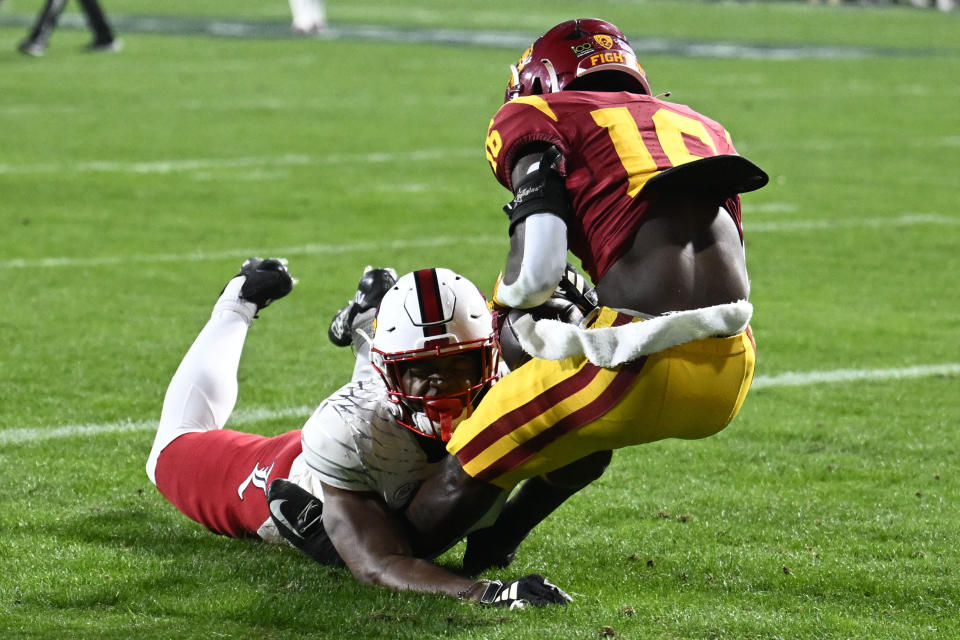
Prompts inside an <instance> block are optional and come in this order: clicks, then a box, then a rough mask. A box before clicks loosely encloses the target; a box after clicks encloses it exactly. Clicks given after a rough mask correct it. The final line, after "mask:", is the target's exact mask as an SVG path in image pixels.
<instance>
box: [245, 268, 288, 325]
mask: <svg viewBox="0 0 960 640" xmlns="http://www.w3.org/2000/svg"><path fill="white" fill-rule="evenodd" d="M237 276H238V277H239V276H246V280H244V281H243V286H242V287H240V298H241V299H243V300H246V301H247V302H252V303H253V304H255V305H257V312H258V313H259V312H260V310H261V309H263V308H264V307H267V306H269V305H270V303H271V302H273V301H274V300H279V299H280V298H282V297H283V296H285V295H287V294H288V293H290V291H291V290H292V289H293V285H294V284H296V280H294V279H293V277H292V276H291V275H290V272H289V271H288V270H287V261H286V260H284V259H282V258H267V259H266V260H264V259H263V258H247V259H246V261H244V263H243V265H242V266H241V267H240V273H238V274H237Z"/></svg>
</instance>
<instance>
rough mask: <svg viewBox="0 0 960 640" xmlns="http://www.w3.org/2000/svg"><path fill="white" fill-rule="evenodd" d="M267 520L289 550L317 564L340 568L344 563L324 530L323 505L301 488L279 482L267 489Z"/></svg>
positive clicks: (279, 479)
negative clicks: (300, 553)
mask: <svg viewBox="0 0 960 640" xmlns="http://www.w3.org/2000/svg"><path fill="white" fill-rule="evenodd" d="M267 505H268V506H269V508H270V519H271V520H273V524H275V525H276V527H277V530H278V531H279V532H280V535H282V536H283V537H284V539H286V541H287V542H289V543H290V544H291V545H292V546H294V547H296V548H297V549H299V550H300V551H302V552H303V553H305V554H307V555H308V556H310V557H311V558H313V559H314V560H316V561H317V562H319V563H320V564H325V565H329V566H334V567H342V566H344V565H343V560H342V559H341V558H340V555H339V554H338V553H337V550H336V549H335V548H334V547H333V543H332V542H331V541H330V538H329V536H327V530H326V529H324V528H323V517H322V516H323V503H322V502H320V500H319V499H317V497H316V496H314V495H313V494H312V493H310V492H309V491H307V490H306V489H304V488H303V487H301V486H299V485H297V484H294V483H293V482H290V481H289V480H284V479H282V478H278V479H276V480H274V481H273V482H271V483H270V486H269V487H268V488H267Z"/></svg>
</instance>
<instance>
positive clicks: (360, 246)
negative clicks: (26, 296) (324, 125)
mask: <svg viewBox="0 0 960 640" xmlns="http://www.w3.org/2000/svg"><path fill="white" fill-rule="evenodd" d="M470 242H471V243H472V244H490V245H503V247H504V248H506V246H507V239H506V235H504V236H472V237H471V238H470ZM462 245H463V238H462V237H461V236H436V237H423V238H411V239H400V240H393V241H384V242H343V243H339V242H338V243H335V244H324V243H316V244H304V245H297V246H293V247H279V248H275V249H269V250H265V249H263V248H262V247H261V248H259V249H229V250H226V251H195V252H192V253H150V254H140V255H129V256H100V257H90V258H69V257H51V258H36V259H33V260H18V259H14V260H0V270H2V269H34V268H40V267H77V266H82V267H94V266H111V265H119V264H130V263H152V262H204V261H208V260H234V259H240V260H243V259H244V258H249V257H250V256H255V255H261V254H264V253H269V254H270V255H273V256H281V257H285V258H286V257H290V256H306V255H310V256H313V255H343V254H347V253H364V252H365V253H370V252H373V251H382V250H388V251H389V250H393V251H398V250H403V249H427V248H431V247H447V246H462Z"/></svg>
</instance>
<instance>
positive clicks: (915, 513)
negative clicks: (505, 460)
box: [0, 0, 960, 640]
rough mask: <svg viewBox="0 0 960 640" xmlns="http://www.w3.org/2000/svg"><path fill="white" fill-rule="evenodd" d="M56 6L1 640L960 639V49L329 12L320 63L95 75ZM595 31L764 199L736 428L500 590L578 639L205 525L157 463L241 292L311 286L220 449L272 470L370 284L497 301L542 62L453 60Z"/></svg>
mask: <svg viewBox="0 0 960 640" xmlns="http://www.w3.org/2000/svg"><path fill="white" fill-rule="evenodd" d="M39 4H40V3H39V2H38V1H31V2H27V1H26V0H6V2H4V3H3V4H0V249H2V252H0V282H2V286H0V308H2V310H3V312H2V314H0V445H2V446H0V470H2V471H0V478H2V481H0V637H3V638H46V637H50V638H130V637H143V638H257V639H258V640H262V639H268V638H277V639H280V638H284V639H287V638H341V637H356V638H391V639H392V638H425V637H426V638H430V637H449V638H471V639H480V638H491V639H492V638H508V639H515V638H562V639H567V638H601V637H616V638H632V639H637V638H665V639H667V638H669V639H687V638H691V639H692V638H696V639H701V638H702V639H714V638H757V639H760V638H763V639H767V638H783V639H788V638H790V639H793V638H796V639H810V640H813V639H816V640H822V639H824V638H863V639H891V640H893V639H897V640H899V639H906V638H923V639H941V638H957V637H960V613H958V610H960V609H958V607H960V586H958V584H960V571H958V568H957V567H958V564H960V551H958V549H960V510H958V507H960V461H958V455H960V429H958V427H960V299H958V296H957V283H958V274H960V257H958V256H960V251H958V245H960V213H958V210H960V196H958V191H957V187H956V185H957V178H956V173H957V170H958V169H960V109H958V108H957V106H958V104H960V64H958V56H960V13H953V14H941V13H938V12H936V11H919V10H910V9H905V8H895V7H888V8H873V9H866V8H855V7H829V6H812V5H808V4H805V3H800V2H768V3H732V2H709V3H707V2H685V1H672V2H652V1H651V2H641V1H633V2H629V1H623V0H621V1H615V0H602V1H598V2H593V3H590V7H589V10H585V9H584V8H583V3H574V2H569V1H566V0H564V1H561V2H550V3H546V2H542V3H529V4H532V6H525V7H521V6H518V5H517V4H516V3H508V2H506V1H505V0H488V2H485V3H482V4H478V3H475V4H471V5H468V4H466V3H449V2H443V1H442V0H429V1H425V2H418V3H416V4H415V5H413V6H411V4H412V3H406V2H400V1H399V0H377V1H375V2H370V3H366V2H364V3H349V4H348V3H339V2H335V1H333V0H331V1H330V3H329V5H330V6H329V8H328V10H329V17H330V20H331V23H332V26H333V31H332V33H331V35H330V36H328V37H324V38H294V37H291V36H289V35H288V29H287V27H288V25H289V15H288V7H287V4H286V2H283V1H282V0H277V1H276V2H272V3H262V2H253V1H252V0H238V1H234V2H227V1H226V0H207V1H206V2H199V3H198V2H188V1H186V0H169V1H168V2H164V3H155V4H153V5H150V6H149V7H147V6H146V5H144V3H141V2H134V1H133V0H108V1H106V8H107V10H108V11H109V13H110V16H111V18H113V19H114V21H115V22H116V23H117V25H118V27H119V26H120V25H123V27H122V28H120V31H121V33H120V35H121V36H122V38H123V40H124V43H125V48H124V51H123V52H122V53H120V54H116V55H112V54H106V55H89V54H85V53H82V52H81V50H82V48H83V45H84V44H86V43H87V42H88V41H89V34H88V33H87V32H86V31H85V30H83V29H82V28H79V27H77V26H75V25H77V24H78V23H77V21H78V20H79V17H77V16H75V15H74V16H73V17H72V18H71V16H68V19H67V20H66V21H65V23H64V25H63V26H62V27H61V28H60V29H59V30H58V31H57V32H56V33H55V34H54V37H53V39H52V41H51V47H50V50H49V51H48V53H47V55H46V56H45V57H43V58H40V59H29V58H26V57H24V56H22V55H20V54H19V53H17V52H16V51H15V46H16V43H17V42H19V40H20V39H22V37H23V36H24V34H25V32H26V25H27V24H28V23H29V21H30V20H31V19H32V16H33V12H34V11H36V9H37V7H38V5H39ZM197 5H199V6H197ZM76 6H77V5H76V3H71V5H70V10H71V11H76V10H77V9H76ZM584 12H587V13H590V14H593V15H598V16H601V17H605V18H608V19H611V20H613V21H615V22H617V23H618V24H619V26H621V27H622V28H623V30H624V31H625V32H626V33H627V34H628V35H629V36H631V40H632V41H633V42H634V44H635V45H636V46H637V49H638V50H639V51H641V53H640V57H641V60H642V62H643V63H644V66H645V67H646V69H647V70H648V73H649V74H650V79H651V82H652V84H653V86H654V89H655V90H656V91H666V90H669V91H672V96H671V99H673V100H676V101H678V102H682V103H685V104H689V105H690V106H692V107H693V108H695V109H697V110H699V111H701V112H703V113H706V114H708V115H710V116H712V117H714V118H716V119H717V120H719V121H720V122H722V123H724V125H726V127H727V128H728V129H729V130H730V132H731V133H732V135H733V139H734V142H735V143H736V144H737V147H738V149H739V150H740V152H741V153H743V154H744V155H746V156H748V157H750V158H751V159H753V160H754V161H756V162H757V163H758V164H760V165H761V166H763V167H764V168H766V169H767V171H768V172H769V173H770V175H771V183H770V185H769V186H768V187H766V188H765V189H763V190H761V191H759V192H756V193H752V194H749V195H748V196H746V197H745V198H744V220H745V230H746V235H747V241H746V242H747V256H748V264H749V268H750V274H751V279H752V284H753V293H752V301H753V303H754V305H755V307H756V314H755V318H754V322H753V326H754V330H755V335H756V338H757V342H758V347H759V362H758V372H757V373H758V377H757V380H756V385H755V388H754V390H753V391H752V392H751V394H750V396H749V397H748V399H747V401H746V404H745V406H744V409H743V411H742V413H741V414H740V416H739V417H738V418H737V420H736V421H735V422H734V423H733V424H732V425H731V426H730V427H729V428H727V429H726V430H724V431H723V432H721V433H720V434H718V435H717V436H715V437H713V438H709V439H707V440H704V441H699V442H678V441H668V442H661V443H656V444H653V445H647V446H644V447H638V448H633V449H630V450H623V451H620V452H618V453H617V454H616V455H615V456H614V462H613V465H612V467H611V468H610V469H609V471H608V473H607V474H606V475H605V476H604V477H603V478H602V479H601V480H600V481H598V482H597V483H595V485H593V486H591V487H590V488H588V489H587V490H585V491H584V492H582V493H581V494H579V495H578V496H576V497H575V498H574V499H573V500H571V501H570V502H569V503H568V504H567V505H565V506H564V507H563V508H562V509H561V510H560V511H558V512H557V513H556V514H555V515H554V516H553V517H551V518H550V519H549V520H548V521H546V522H545V523H544V524H543V525H542V526H541V527H540V528H539V529H538V530H537V531H535V532H534V534H533V535H532V536H531V537H530V538H529V539H528V541H527V542H526V543H525V544H524V546H523V547H521V552H520V553H519V554H518V558H517V560H516V562H515V563H514V565H513V566H511V567H510V568H509V569H506V570H502V571H499V572H490V573H489V574H488V577H503V578H509V577H515V576H519V575H523V574H526V573H531V572H539V573H543V574H544V575H546V576H548V577H549V578H550V579H551V580H552V581H554V582H556V583H557V584H559V585H561V586H562V587H563V588H565V589H566V590H568V591H569V592H570V593H571V594H573V595H574V598H575V601H574V603H573V604H571V605H570V606H568V607H566V608H565V609H559V608H550V609H545V610H534V611H520V612H504V611H501V610H495V609H484V608H478V607H473V606H468V605H464V604H460V603H458V602H456V601H453V600H451V599H444V598H438V597H431V596H427V595H411V594H407V593H394V592H389V591H386V590H383V589H378V588H370V587H361V586H359V585H357V584H356V583H355V582H354V581H353V580H352V578H351V577H350V575H349V574H348V573H346V572H344V571H339V570H330V569H326V568H323V567H320V566H317V565H314V564H312V563H311V562H309V561H308V560H306V559H305V558H303V557H301V556H299V555H298V554H297V553H296V552H295V551H293V550H292V549H288V548H280V547H269V546H267V545H262V544H259V543H257V542H253V541H246V540H232V539H227V538H223V537H219V536H215V535H213V534H210V533H209V532H206V531H205V530H202V529H201V528H200V527H199V526H198V525H196V524H195V523H193V522H191V521H189V520H188V519H187V518H185V517H184V516H182V515H180V514H179V513H178V512H177V511H176V510H175V509H174V508H173V507H172V506H170V505H169V504H168V503H167V502H166V501H165V500H164V499H163V498H162V497H161V496H160V495H159V494H158V493H157V491H156V489H155V488H154V487H153V485H152V484H151V483H150V482H149V480H148V479H147V477H146V475H145V473H144V461H145V458H146V455H147V453H148V451H149V448H150V444H151V442H152V439H153V430H154V429H155V427H156V421H157V419H158V417H159V413H160V407H161V403H162V398H163V393H164V390H165V388H166V385H167V382H168V381H169V378H170V376H171V375H172V374H173V371H174V369H175V368H176V366H177V364H178V362H179V360H180V358H181V356H182V355H183V353H184V352H185V351H186V349H187V347H188V346H189V344H190V342H191V341H192V340H193V338H194V337H195V335H196V333H197V332H198V331H199V329H200V328H201V327H202V325H203V323H204V322H205V320H206V318H207V317H208V314H209V311H210V308H211V306H212V304H213V302H214V300H215V298H216V295H217V294H218V292H219V291H220V288H221V287H222V285H223V284H224V283H225V282H226V280H227V279H229V277H230V276H232V275H233V274H234V273H235V270H236V269H237V267H238V266H239V264H240V262H241V261H242V260H243V259H244V258H245V257H247V256H249V255H254V254H259V255H283V256H286V257H287V258H289V259H290V265H291V269H292V271H293V272H294V274H295V275H297V276H298V277H299V278H300V280H301V283H300V285H299V286H298V287H297V289H296V290H295V292H294V293H293V295H291V296H290V297H289V298H288V299H286V300H283V301H282V302H280V303H278V304H276V305H275V306H273V307H271V308H270V309H269V310H267V311H266V312H264V314H263V317H262V318H261V319H260V320H258V321H257V323H256V324H255V326H254V328H253V329H252V330H251V332H250V336H249V338H248V340H247V346H246V351H245V354H244V360H243V362H242V363H241V369H240V399H239V403H238V406H237V412H236V413H235V416H234V417H235V420H236V423H235V424H233V425H232V426H235V427H236V428H241V429H245V430H251V431H257V432H260V433H267V434H274V433H280V432H283V431H285V430H287V429H290V428H294V427H297V426H299V425H300V424H301V423H302V421H303V420H304V419H305V418H306V416H307V415H308V414H309V412H310V411H311V410H312V408H313V406H315V405H316V404H317V403H318V402H319V401H320V400H322V399H323V398H324V397H325V396H326V394H328V393H329V392H331V391H333V390H334V389H336V388H337V387H338V386H339V385H340V384H341V383H342V382H344V381H345V380H346V379H347V378H348V376H349V374H350V371H351V368H352V360H351V356H350V354H349V353H347V352H346V350H339V349H336V348H334V347H333V346H332V345H330V344H329V343H328V342H327V339H326V326H327V323H328V321H329V319H330V317H331V314H332V313H333V312H334V311H335V310H336V309H337V308H338V307H340V306H341V305H342V304H343V303H344V302H345V301H346V300H347V299H348V298H349V297H350V296H351V295H352V293H353V288H354V286H355V284H356V280H357V278H358V276H359V275H360V271H361V270H362V268H363V266H364V265H365V264H368V263H373V264H388V265H391V266H394V267H396V268H397V269H398V270H400V271H408V270H411V269H414V268H420V267H425V266H446V267H450V268H453V269H455V270H458V271H460V272H462V273H463V274H465V275H466V276H468V277H469V278H471V279H473V280H475V281H476V282H477V283H479V284H480V285H481V287H482V288H484V289H486V290H489V288H490V286H491V285H492V283H493V281H494V278H495V276H496V273H497V271H498V269H499V268H500V266H501V260H502V257H503V255H504V252H505V248H506V234H505V220H504V219H503V217H502V214H501V213H499V207H500V206H501V205H502V204H503V203H504V202H505V201H506V200H507V199H508V197H507V193H506V191H504V190H502V188H500V187H499V185H497V184H496V182H495V180H494V179H493V178H492V177H491V175H490V172H489V169H488V167H487V166H486V162H485V160H484V155H483V138H484V134H485V131H486V126H487V123H488V121H489V119H490V117H491V116H492V115H493V113H494V112H495V110H496V108H497V107H498V105H499V103H500V101H501V99H502V90H503V86H504V83H505V81H506V72H507V65H508V64H509V63H511V62H513V61H514V60H515V59H516V58H517V56H518V55H519V53H520V49H519V48H517V47H516V46H514V45H512V44H510V45H509V46H508V45H507V44H504V45H498V44H497V43H496V42H495V41H490V42H489V44H487V45H483V44H476V43H474V44H457V41H458V40H460V39H463V38H464V34H468V35H469V34H475V35H480V34H483V33H486V32H488V31H493V32H494V33H495V34H499V35H500V37H501V39H505V40H506V41H510V42H512V40H510V38H511V37H512V38H513V39H519V41H521V42H522V41H526V40H532V39H533V37H535V36H536V35H538V34H539V33H540V32H542V31H544V30H545V29H547V28H549V27H550V26H552V25H553V24H555V23H557V22H559V21H561V20H564V19H567V18H571V17H577V16H578V15H579V14H582V13H584ZM148 14H149V15H148ZM148 17H149V18H150V19H146V18H148ZM211 22H219V23H220V24H221V25H223V24H227V25H229V24H234V25H241V26H242V27H243V29H242V30H238V28H234V29H233V30H232V31H231V30H230V29H224V28H223V27H222V26H221V28H220V31H219V32H220V33H223V32H224V31H231V32H232V33H241V32H242V33H243V34H245V35H242V37H228V36H217V35H211V34H210V33H209V24H210V23H211ZM371 26H376V27H378V28H380V31H379V32H378V33H381V34H382V35H380V36H379V37H376V38H371V37H369V34H370V33H372V32H373V30H372V29H371V28H369V27H371ZM441 29H448V30H452V31H449V32H448V36H449V34H450V33H452V34H453V35H452V36H450V37H445V39H441V38H440V37H439V36H440V35H441V34H440V32H439V30H441ZM720 45H724V46H720ZM732 45H738V46H736V47H734V46H732ZM461 552H462V547H458V548H455V549H454V550H453V551H451V552H450V553H449V554H447V555H446V556H444V557H443V558H442V561H443V562H444V563H447V564H449V565H450V566H456V564H457V563H458V561H459V553H461Z"/></svg>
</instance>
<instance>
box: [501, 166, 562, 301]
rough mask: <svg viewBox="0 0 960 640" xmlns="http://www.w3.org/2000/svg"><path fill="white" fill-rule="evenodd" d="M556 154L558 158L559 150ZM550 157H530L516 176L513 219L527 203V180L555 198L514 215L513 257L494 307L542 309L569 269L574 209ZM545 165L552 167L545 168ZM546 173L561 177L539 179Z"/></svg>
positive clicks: (540, 199) (547, 197) (509, 257)
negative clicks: (570, 224) (519, 204)
mask: <svg viewBox="0 0 960 640" xmlns="http://www.w3.org/2000/svg"><path fill="white" fill-rule="evenodd" d="M551 149H553V151H554V152H555V153H557V154H558V153H559V151H558V150H556V148H555V147H552V148H551ZM548 154H550V152H549V151H548V152H547V153H539V152H538V153H534V154H530V155H526V156H524V157H522V158H520V159H519V160H518V162H517V163H516V167H515V168H514V171H513V184H515V185H517V195H516V197H515V198H514V201H513V202H512V203H511V204H510V205H508V206H507V209H508V215H511V212H510V211H509V209H510V208H511V207H512V206H514V205H515V204H516V203H517V202H518V200H522V198H523V189H525V188H526V187H525V185H526V184H527V181H528V177H529V179H532V181H534V182H539V183H540V184H539V185H538V189H541V190H546V191H548V192H552V193H547V194H545V195H544V196H542V197H537V198H536V201H534V202H531V201H529V200H528V201H527V203H525V204H526V205H527V208H528V210H527V211H526V212H525V213H524V214H523V216H522V217H520V216H514V215H511V225H510V253H509V254H508V255H507V265H506V268H505V269H504V274H503V277H502V279H501V280H500V281H498V283H497V286H496V288H495V290H494V292H493V301H494V303H495V304H498V305H501V306H505V307H514V308H520V309H526V308H530V307H535V306H537V305H539V304H542V303H543V302H545V301H546V300H547V299H548V298H550V296H551V294H552V293H553V291H554V289H555V288H556V286H557V283H558V282H560V278H561V277H562V276H563V272H564V270H565V269H566V266H567V221H568V219H569V213H568V208H569V204H568V203H567V202H566V191H565V187H564V186H563V181H562V179H560V177H559V174H556V171H555V169H554V168H553V167H552V163H553V161H554V160H553V159H551V158H548V157H547V156H548ZM551 155H552V154H551ZM544 162H549V163H550V164H551V166H549V167H544V166H542V165H543V163H544ZM546 172H549V173H551V174H556V175H551V176H550V177H551V178H552V182H551V181H544V180H541V179H540V178H538V177H537V176H543V175H544V173H546ZM561 191H562V193H561ZM531 204H532V205H533V206H532V207H531V206H529V205H531Z"/></svg>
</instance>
